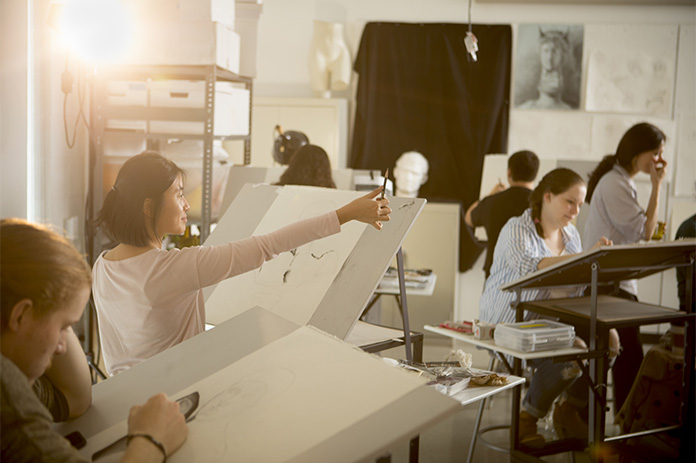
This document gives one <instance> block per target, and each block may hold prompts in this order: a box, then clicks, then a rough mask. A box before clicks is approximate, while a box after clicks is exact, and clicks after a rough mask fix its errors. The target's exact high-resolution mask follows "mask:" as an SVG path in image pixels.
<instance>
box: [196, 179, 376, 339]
mask: <svg viewBox="0 0 696 463" xmlns="http://www.w3.org/2000/svg"><path fill="white" fill-rule="evenodd" d="M355 197H356V194H355V192H343V191H336V190H332V191H326V189H320V188H307V187H305V188H289V187H284V188H283V189H282V190H280V191H279V194H278V197H277V198H276V199H275V201H274V202H273V204H272V205H271V207H270V208H269V209H268V211H267V212H266V214H265V215H264V217H263V218H262V220H261V222H260V223H259V225H258V226H257V228H256V230H255V231H254V235H261V234H265V233H269V232H271V231H274V230H277V229H278V228H281V227H282V226H284V225H287V224H290V223H293V222H296V221H298V220H302V219H305V218H309V217H316V216H317V215H320V214H323V213H326V212H328V211H331V210H335V209H337V208H338V207H340V206H342V205H343V204H345V203H347V202H349V201H350V200H352V199H355ZM341 228H342V230H341V233H338V234H336V235H332V236H328V237H325V238H322V239H319V240H316V241H313V242H310V243H307V244H305V245H302V246H299V247H297V248H295V249H292V250H291V251H289V252H284V253H281V254H280V255H278V256H277V257H276V258H274V259H272V260H269V261H267V262H265V263H264V264H263V265H262V266H261V267H260V268H258V269H256V270H254V271H252V272H248V273H246V274H244V275H239V276H237V277H234V278H232V279H229V280H226V281H223V282H221V283H220V284H218V286H217V288H216V289H215V291H214V292H213V293H212V294H211V296H210V297H209V298H208V300H207V301H206V310H207V317H208V320H209V321H210V322H211V323H219V322H221V321H224V320H226V319H227V318H230V317H232V316H234V315H237V314H239V313H241V312H243V311H245V310H247V309H249V308H251V307H254V306H260V307H263V308H265V309H267V310H270V311H272V312H274V313H276V314H278V315H280V316H282V317H284V318H286V319H288V320H290V321H292V322H294V323H297V324H300V325H304V324H306V323H307V322H308V321H309V320H310V319H311V317H312V315H313V314H314V311H315V310H316V309H317V307H318V305H319V303H320V302H321V300H322V298H323V297H324V295H325V294H326V291H328V289H329V287H330V286H331V284H332V283H333V281H334V279H335V278H336V276H337V275H338V273H339V272H340V270H341V268H342V266H343V263H344V262H345V260H346V259H347V257H348V256H349V255H350V253H351V252H352V250H353V248H354V247H355V245H356V244H357V242H358V240H359V239H360V236H361V235H362V232H363V231H364V229H365V225H364V224H360V223H348V224H344V225H343V226H342V227H341Z"/></svg>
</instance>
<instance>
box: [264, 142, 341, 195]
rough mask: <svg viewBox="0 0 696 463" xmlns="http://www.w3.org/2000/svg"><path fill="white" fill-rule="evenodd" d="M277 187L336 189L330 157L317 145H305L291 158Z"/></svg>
mask: <svg viewBox="0 0 696 463" xmlns="http://www.w3.org/2000/svg"><path fill="white" fill-rule="evenodd" d="M276 185H307V186H319V187H324V188H336V184H335V183H334V181H333V178H332V177H331V162H329V155H328V154H326V151H324V149H323V148H320V147H319V146H317V145H304V146H302V147H301V148H300V149H299V150H297V152H296V153H295V154H293V155H292V157H291V158H290V162H289V163H288V167H287V169H285V172H283V175H281V176H280V180H278V183H276Z"/></svg>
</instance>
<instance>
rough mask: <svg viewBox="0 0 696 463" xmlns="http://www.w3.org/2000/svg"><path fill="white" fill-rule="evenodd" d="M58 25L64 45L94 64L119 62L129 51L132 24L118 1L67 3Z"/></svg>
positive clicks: (67, 1)
mask: <svg viewBox="0 0 696 463" xmlns="http://www.w3.org/2000/svg"><path fill="white" fill-rule="evenodd" d="M59 24H60V34H61V36H62V39H63V41H64V42H65V45H66V46H67V47H68V48H69V49H70V50H71V51H72V52H73V53H75V54H76V55H78V56H79V57H80V58H82V59H83V60H85V61H89V62H91V63H93V64H108V63H114V62H118V61H120V60H122V59H123V58H124V57H125V56H126V55H127V54H128V52H129V50H130V46H131V41H132V38H133V24H132V21H131V18H130V16H129V14H128V10H127V9H126V7H125V6H124V5H123V4H122V3H121V2H119V1H118V0H66V1H65V4H64V7H63V11H62V15H61V18H60V22H59Z"/></svg>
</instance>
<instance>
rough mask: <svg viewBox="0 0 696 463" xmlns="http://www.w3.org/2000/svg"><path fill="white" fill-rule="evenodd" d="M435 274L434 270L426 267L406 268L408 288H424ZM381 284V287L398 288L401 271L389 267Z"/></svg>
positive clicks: (405, 277)
mask: <svg viewBox="0 0 696 463" xmlns="http://www.w3.org/2000/svg"><path fill="white" fill-rule="evenodd" d="M434 277H435V276H434V275H433V271H432V270H431V269H428V268H424V269H405V270H404V279H405V285H406V287H407V288H413V289H424V288H425V287H426V286H427V285H428V283H430V282H431V281H432V280H433V278H434ZM379 286H380V287H381V288H398V287H399V272H398V270H397V269H395V268H394V267H389V268H388V269H387V272H386V273H385V274H384V277H382V281H381V282H380V284H379Z"/></svg>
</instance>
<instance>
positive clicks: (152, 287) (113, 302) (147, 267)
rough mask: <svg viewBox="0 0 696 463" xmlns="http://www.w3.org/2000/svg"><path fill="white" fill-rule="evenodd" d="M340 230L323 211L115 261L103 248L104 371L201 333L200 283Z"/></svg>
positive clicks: (97, 284)
mask: <svg viewBox="0 0 696 463" xmlns="http://www.w3.org/2000/svg"><path fill="white" fill-rule="evenodd" d="M340 229H341V226H340V223H339V221H338V216H337V215H336V213H335V212H329V213H326V214H323V215H320V216H318V217H313V218H310V219H306V220H302V221H299V222H296V223H294V224H292V225H288V226H286V227H283V228H281V229H279V230H277V231H275V232H272V233H269V234H267V235H262V236H252V237H251V238H247V239H244V240H240V241H235V242H231V243H227V244H224V245H220V246H211V247H203V246H195V247H190V248H184V249H180V250H179V249H173V250H170V251H163V250H161V249H153V250H150V251H147V252H145V253H143V254H141V255H139V256H135V257H131V258H129V259H124V260H120V261H111V260H107V259H104V254H102V255H101V256H99V258H98V259H97V261H96V262H95V263H94V269H93V271H92V277H93V283H92V292H93V295H94V302H95V305H96V309H97V317H98V321H99V335H100V339H101V344H102V351H103V353H104V363H105V365H106V371H107V372H108V373H109V374H110V375H114V374H116V373H119V372H121V371H123V370H126V369H127V368H129V367H131V366H133V365H135V364H137V363H140V362H142V361H144V360H146V359H148V358H150V357H152V356H153V355H155V354H158V353H160V352H162V351H164V350H166V349H168V348H170V347H172V346H175V345H176V344H179V343H180V342H182V341H184V340H186V339H188V338H190V337H192V336H195V335H196V334H198V333H201V332H203V330H204V327H205V304H204V300H203V288H205V287H207V286H211V285H214V284H216V283H219V282H220V281H222V280H224V279H226V278H230V277H233V276H235V275H240V274H242V273H245V272H248V271H250V270H254V269H256V268H258V267H260V266H261V265H262V264H263V263H264V262H265V261H267V260H270V259H272V258H274V257H275V256H277V255H278V254H280V253H281V252H285V251H289V250H291V249H293V248H296V247H298V246H301V245H303V244H306V243H309V242H310V241H314V240H316V239H319V238H323V237H325V236H329V235H332V234H335V233H338V232H339V231H340Z"/></svg>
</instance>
